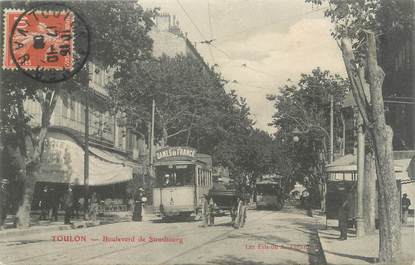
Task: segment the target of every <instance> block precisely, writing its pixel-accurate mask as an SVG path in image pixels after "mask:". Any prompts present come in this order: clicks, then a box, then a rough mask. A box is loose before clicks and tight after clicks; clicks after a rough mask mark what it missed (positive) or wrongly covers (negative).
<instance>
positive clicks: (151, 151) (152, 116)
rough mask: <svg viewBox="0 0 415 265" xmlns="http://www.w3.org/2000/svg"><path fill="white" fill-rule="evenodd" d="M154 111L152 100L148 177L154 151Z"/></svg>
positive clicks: (154, 102) (151, 173)
mask: <svg viewBox="0 0 415 265" xmlns="http://www.w3.org/2000/svg"><path fill="white" fill-rule="evenodd" d="M155 110H156V101H155V100H154V99H153V102H152V106H151V125H150V128H151V129H150V141H149V145H148V146H149V147H148V148H149V156H150V157H149V161H150V175H151V176H153V149H154V113H155Z"/></svg>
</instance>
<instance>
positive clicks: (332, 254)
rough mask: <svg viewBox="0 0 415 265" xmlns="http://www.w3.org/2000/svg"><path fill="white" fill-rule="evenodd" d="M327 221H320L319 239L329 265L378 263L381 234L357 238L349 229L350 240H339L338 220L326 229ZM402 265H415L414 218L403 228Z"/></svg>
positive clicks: (329, 223) (331, 222)
mask: <svg viewBox="0 0 415 265" xmlns="http://www.w3.org/2000/svg"><path fill="white" fill-rule="evenodd" d="M325 222H326V220H325V218H324V217H323V218H322V219H320V222H319V223H320V229H319V237H320V242H321V246H322V248H323V251H324V255H325V257H326V260H327V264H328V265H340V264H341V265H346V264H348V265H349V264H351V265H355V264H358V265H360V264H373V263H376V262H377V258H378V251H379V233H378V231H376V233H375V234H373V235H368V236H365V237H362V238H357V237H356V235H355V229H349V233H348V239H347V240H345V241H340V240H338V238H339V234H340V232H339V230H338V228H337V221H336V220H329V222H328V227H327V229H326V224H325ZM401 231H402V258H403V260H402V261H401V262H400V264H402V265H406V264H408V265H412V264H415V263H414V262H415V253H414V250H413V246H414V243H415V240H414V237H415V233H414V218H413V217H412V218H408V224H406V225H404V226H402V229H401Z"/></svg>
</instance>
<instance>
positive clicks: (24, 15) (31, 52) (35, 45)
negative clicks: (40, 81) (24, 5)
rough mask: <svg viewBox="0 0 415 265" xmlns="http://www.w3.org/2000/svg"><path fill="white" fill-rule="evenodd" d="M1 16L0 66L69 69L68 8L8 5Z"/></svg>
mask: <svg viewBox="0 0 415 265" xmlns="http://www.w3.org/2000/svg"><path fill="white" fill-rule="evenodd" d="M4 19H5V21H4V22H5V23H4V27H5V29H4V34H5V36H4V39H5V41H4V50H3V52H4V54H3V69H17V68H20V69H22V70H26V71H27V70H39V69H42V70H64V69H67V70H69V71H71V70H72V68H73V61H74V57H73V48H74V38H73V35H74V34H73V33H74V31H73V21H74V14H73V13H72V12H71V11H43V10H36V9H33V10H30V11H29V12H24V11H22V10H14V9H9V10H6V12H5V18H4Z"/></svg>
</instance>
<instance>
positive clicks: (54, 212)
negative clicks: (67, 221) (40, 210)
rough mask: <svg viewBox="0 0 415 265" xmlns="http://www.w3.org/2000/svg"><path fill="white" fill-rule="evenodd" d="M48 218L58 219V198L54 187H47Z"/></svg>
mask: <svg viewBox="0 0 415 265" xmlns="http://www.w3.org/2000/svg"><path fill="white" fill-rule="evenodd" d="M49 198H50V200H49V206H50V211H49V220H54V221H55V222H57V221H58V209H59V198H58V193H57V192H56V189H55V188H50V189H49Z"/></svg>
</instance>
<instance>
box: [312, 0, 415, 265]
mask: <svg viewBox="0 0 415 265" xmlns="http://www.w3.org/2000/svg"><path fill="white" fill-rule="evenodd" d="M306 2H312V3H316V4H322V2H323V1H321V0H306ZM328 3H329V8H328V9H327V10H326V11H325V16H326V17H329V18H330V19H331V21H332V23H333V24H334V25H335V27H334V31H333V32H332V36H333V37H334V38H335V39H336V40H337V42H338V46H339V48H340V50H341V52H342V55H343V61H344V64H345V66H346V71H347V74H348V77H349V80H350V84H351V90H352V92H353V98H354V100H355V102H356V104H357V107H358V109H359V112H360V115H361V117H362V119H363V123H364V125H365V129H366V131H367V132H368V134H369V136H370V138H371V141H372V142H373V150H374V154H375V161H376V163H375V164H376V173H377V179H378V183H379V185H378V187H379V190H378V195H379V223H380V224H379V225H380V229H379V235H380V242H379V243H380V245H379V260H380V261H381V262H386V263H391V262H393V261H394V260H396V259H398V258H399V255H400V246H401V234H400V233H401V232H400V226H401V224H400V207H399V196H398V190H397V187H396V180H395V173H394V167H393V150H392V135H393V132H392V129H391V128H390V127H389V126H388V125H387V124H386V122H385V111H384V102H383V97H382V84H383V80H384V76H385V73H384V72H383V70H382V69H381V67H380V66H379V65H378V62H377V46H376V39H377V37H378V36H379V34H382V33H385V31H389V30H399V28H402V27H407V25H405V22H407V21H406V20H409V19H410V17H408V16H406V17H405V16H403V14H402V13H401V12H399V9H397V6H398V5H399V1H395V0H389V1H386V0H372V1H365V0H345V1H339V0H329V1H328ZM385 14H387V16H392V17H393V18H394V23H391V24H390V25H384V24H383V25H382V23H381V22H382V21H381V20H382V19H383V18H385V17H386V16H385ZM408 25H409V24H408Z"/></svg>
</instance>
